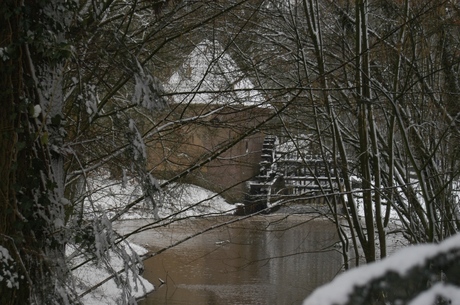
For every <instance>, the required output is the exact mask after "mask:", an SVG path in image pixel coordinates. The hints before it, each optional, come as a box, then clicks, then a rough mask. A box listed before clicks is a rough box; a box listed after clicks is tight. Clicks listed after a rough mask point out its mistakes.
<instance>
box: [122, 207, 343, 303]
mask: <svg viewBox="0 0 460 305" xmlns="http://www.w3.org/2000/svg"><path fill="white" fill-rule="evenodd" d="M230 219H233V218H231V217H224V218H222V217H220V218H210V219H195V220H188V221H184V222H181V223H176V224H174V225H169V226H168V227H164V228H160V229H155V230H149V231H146V232H143V233H141V234H139V235H137V236H136V237H135V238H134V239H133V241H135V242H137V243H139V244H142V245H146V244H148V245H149V246H148V248H149V249H151V250H152V251H157V250H158V249H159V248H162V247H165V246H167V245H169V244H171V243H173V242H175V241H177V240H180V239H181V238H184V237H187V236H189V235H191V234H193V233H194V232H198V231H200V230H203V229H205V228H208V227H210V226H212V225H214V224H216V223H219V222H222V221H228V220H230ZM142 224H145V222H143V221H126V222H123V223H122V224H121V225H120V226H119V228H121V229H122V231H124V232H127V231H129V230H131V229H133V228H135V227H137V226H140V225H142ZM336 241H337V235H336V232H335V228H334V225H333V224H332V223H330V222H329V221H327V220H324V219H315V220H312V219H311V216H307V215H291V216H286V215H270V216H257V217H253V218H251V219H247V220H244V221H241V222H238V223H235V224H231V225H228V226H225V227H222V228H218V229H215V230H212V231H210V232H206V233H203V234H201V235H199V236H197V237H195V238H193V239H190V240H188V241H186V242H184V243H182V244H180V245H179V246H176V247H174V248H172V249H169V250H167V251H165V252H163V253H161V254H159V255H157V256H154V257H152V258H150V259H148V260H146V261H145V262H144V264H145V272H144V274H143V275H144V277H145V278H147V279H148V280H150V281H151V282H152V283H154V284H155V286H156V287H155V289H156V290H155V291H154V292H153V293H151V294H150V295H149V296H148V297H147V298H146V299H144V300H142V301H140V302H139V304H141V305H152V304H213V305H215V304H232V305H233V304H244V305H250V304H301V303H302V300H303V299H305V297H306V296H308V295H309V294H310V293H311V292H312V291H313V290H314V289H315V288H316V287H317V286H319V285H321V284H323V283H326V282H328V281H330V280H331V279H332V278H333V277H334V276H335V275H336V274H337V273H338V272H339V270H340V268H341V266H342V258H341V256H340V254H339V252H338V251H336V250H335V248H334V247H333V244H334V243H335V242H336ZM159 278H161V279H162V280H163V281H164V282H165V284H163V285H160V284H161V283H160V280H159Z"/></svg>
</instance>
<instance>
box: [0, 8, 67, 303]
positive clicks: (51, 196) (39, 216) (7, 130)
mask: <svg viewBox="0 0 460 305" xmlns="http://www.w3.org/2000/svg"><path fill="white" fill-rule="evenodd" d="M21 2H22V3H21ZM40 3H41V2H40ZM40 3H39V4H37V3H36V2H35V1H26V2H25V3H23V1H8V2H7V3H6V4H5V3H4V4H2V6H1V8H0V43H1V45H0V50H1V51H2V52H3V53H0V56H2V58H0V86H1V88H2V90H1V93H0V101H1V106H2V109H1V111H0V131H1V132H0V162H1V163H0V175H1V177H2V179H0V192H1V196H0V215H1V216H0V304H29V303H34V304H69V303H71V301H70V297H69V295H70V294H68V289H66V288H65V287H66V284H67V283H66V276H67V274H68V272H67V269H66V267H65V263H64V245H65V243H64V240H65V239H64V235H63V232H64V230H63V209H62V202H63V200H62V189H63V188H62V182H63V181H62V180H61V181H59V180H56V173H58V172H59V169H58V166H60V164H61V162H60V161H59V160H60V158H62V157H61V156H60V155H59V153H55V152H53V153H52V152H51V150H50V145H49V144H50V143H54V144H56V140H55V138H54V139H53V138H51V139H50V137H53V130H51V129H50V128H49V126H50V124H49V121H48V120H47V118H46V117H45V116H46V115H48V114H49V112H48V113H46V114H45V113H43V111H40V109H45V106H46V105H45V104H46V103H48V104H51V103H54V104H56V103H57V102H58V101H57V100H56V98H59V97H60V96H59V94H56V92H59V90H62V87H61V88H59V84H57V83H56V82H54V81H53V80H51V81H49V78H48V76H52V78H51V79H55V78H54V77H53V76H56V71H59V69H55V68H51V69H50V67H52V66H54V67H56V66H58V64H57V65H50V64H49V63H50V59H49V58H51V57H53V56H54V55H55V53H54V52H53V50H45V51H44V50H40V51H37V49H35V47H36V46H34V45H29V44H28V43H27V42H26V41H27V37H26V36H25V35H26V33H27V30H28V27H32V26H35V27H44V28H47V29H54V28H55V27H54V26H55V25H53V26H49V24H47V22H50V20H51V19H50V17H49V16H44V14H45V13H43V11H45V9H44V6H48V8H53V4H56V3H47V4H40ZM53 22H59V20H54V21H53ZM37 36H38V37H35V38H36V39H37V42H35V41H34V43H36V44H37V45H39V44H41V43H43V44H44V42H43V41H40V37H39V35H37ZM46 52H48V53H47V54H45V53H46ZM47 56H49V58H47ZM53 61H54V63H55V64H56V62H57V61H56V59H55V58H54V59H53ZM48 69H49V71H48ZM45 74H46V76H47V77H43V76H44V75H45ZM42 77H43V78H42ZM47 81H48V83H46V82H47ZM54 85H58V86H57V87H54ZM47 86H49V87H51V86H53V88H52V90H53V93H50V92H49V91H47V90H49V89H48V88H47ZM45 101H46V103H45ZM57 105H59V103H57Z"/></svg>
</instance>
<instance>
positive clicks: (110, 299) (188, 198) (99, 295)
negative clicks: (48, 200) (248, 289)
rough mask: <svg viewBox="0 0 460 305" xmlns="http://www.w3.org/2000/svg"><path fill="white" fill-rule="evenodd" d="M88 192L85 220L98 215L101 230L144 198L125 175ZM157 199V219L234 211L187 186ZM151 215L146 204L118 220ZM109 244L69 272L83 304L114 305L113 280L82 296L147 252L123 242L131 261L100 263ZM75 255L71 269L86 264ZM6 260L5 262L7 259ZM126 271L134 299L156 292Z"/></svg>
mask: <svg viewBox="0 0 460 305" xmlns="http://www.w3.org/2000/svg"><path fill="white" fill-rule="evenodd" d="M158 186H159V185H158ZM87 189H88V193H90V194H91V196H90V197H88V198H87V199H86V201H85V204H84V208H85V215H86V217H88V218H91V217H95V215H96V216H97V217H99V218H97V219H101V221H100V225H101V227H107V228H111V224H110V223H108V219H110V218H111V216H113V215H115V214H116V213H117V212H118V211H119V210H122V209H123V208H124V207H125V206H126V204H128V203H129V202H131V201H133V200H135V199H136V198H138V197H139V196H142V186H141V185H140V183H139V181H138V179H135V178H133V177H128V176H126V175H123V179H121V181H118V180H112V179H110V178H109V175H108V173H101V174H100V175H99V176H97V177H93V178H91V179H89V180H88V181H87ZM156 196H157V197H158V198H156V202H158V203H159V206H158V207H157V213H158V216H159V217H160V218H165V217H193V216H206V215H215V214H223V213H231V212H232V211H233V210H234V208H235V207H234V206H233V205H231V204H228V203H227V202H226V201H225V200H224V199H223V198H222V197H221V196H217V195H216V194H215V193H213V192H211V191H208V190H206V189H203V188H201V187H198V186H194V185H189V184H172V185H170V186H168V187H166V189H165V190H163V192H161V193H159V194H157V195H156ZM154 213H155V211H153V210H152V206H151V205H149V204H147V203H145V202H144V203H140V204H139V206H136V207H134V208H133V209H131V211H129V212H128V213H126V214H124V215H123V216H122V217H121V219H144V218H152V217H154ZM95 226H96V224H95ZM95 229H97V231H98V232H99V231H103V230H101V228H100V227H97V228H95ZM103 234H106V233H104V232H103V233H101V235H103ZM107 234H108V233H107ZM110 238H111V237H110V236H99V238H97V240H96V242H95V244H96V248H97V249H99V248H100V249H99V250H100V251H96V254H98V253H99V254H98V256H99V259H98V260H97V262H90V263H87V264H84V265H82V266H81V267H78V268H77V269H76V270H74V271H73V275H74V276H75V278H76V280H75V282H76V286H77V292H78V293H79V294H84V295H83V299H82V302H83V304H85V305H96V304H97V305H99V304H118V302H119V298H120V296H121V294H122V293H123V291H122V287H121V286H120V285H117V284H116V280H115V279H110V280H108V281H107V282H106V283H104V284H103V285H101V286H100V287H97V288H96V289H95V290H94V291H91V292H90V293H86V291H88V289H90V288H91V287H93V286H94V285H97V284H98V283H100V282H102V281H104V280H105V279H107V278H109V277H110V276H111V274H113V271H122V270H125V271H126V270H127V269H126V266H125V263H126V261H128V262H132V261H134V258H136V257H138V256H142V255H145V254H147V250H146V249H145V248H143V247H140V246H138V245H135V244H133V243H128V242H126V245H125V246H124V248H125V249H126V250H127V252H128V253H131V255H130V257H125V256H123V255H121V254H120V252H117V251H113V250H109V258H108V259H104V257H103V255H102V254H101V253H102V252H104V251H103V250H104V249H107V248H110V245H109V244H108V243H107V241H106V240H109V241H110ZM112 241H113V240H112ZM5 250H6V249H5ZM75 251H76V249H75V248H74V247H72V246H69V247H68V249H67V255H68V257H69V258H71V263H72V265H73V266H78V265H79V264H80V263H81V262H83V261H84V260H85V257H84V256H83V255H75V254H74V253H78V251H77V252H75ZM2 253H3V252H2V249H0V258H1V255H2ZM6 253H7V252H6ZM4 257H6V254H5V255H4ZM110 269H112V272H110V271H109V270H110ZM127 271H128V276H127V278H128V281H129V283H130V285H131V286H132V287H134V288H135V289H136V290H134V291H133V297H135V298H140V297H142V296H144V295H145V294H146V293H149V292H151V291H153V290H154V286H153V285H152V284H151V283H149V282H148V281H147V280H146V279H144V278H143V277H142V276H138V275H137V274H133V272H132V271H131V270H127ZM122 274H124V273H122ZM124 278H126V276H124Z"/></svg>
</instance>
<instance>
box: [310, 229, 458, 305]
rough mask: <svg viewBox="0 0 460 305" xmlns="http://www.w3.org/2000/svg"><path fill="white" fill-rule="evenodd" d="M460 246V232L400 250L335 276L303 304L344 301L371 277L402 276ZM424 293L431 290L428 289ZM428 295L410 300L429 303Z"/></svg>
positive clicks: (433, 290)
mask: <svg viewBox="0 0 460 305" xmlns="http://www.w3.org/2000/svg"><path fill="white" fill-rule="evenodd" d="M459 245H460V234H457V235H455V236H453V237H451V238H449V239H446V240H445V241H443V242H442V243H440V244H424V245H416V246H410V247H407V248H404V249H401V250H399V251H398V252H396V253H395V254H393V255H392V256H389V257H387V258H386V259H384V260H382V261H379V262H375V263H371V264H368V265H364V266H362V267H359V268H356V269H352V270H349V271H347V272H345V273H343V274H341V275H339V276H337V277H336V278H335V279H334V280H333V281H332V282H330V283H329V284H327V285H324V286H322V287H320V288H318V289H317V290H315V291H314V292H313V293H312V294H311V295H310V296H309V297H308V298H307V299H306V300H305V301H304V303H303V305H328V304H335V305H340V304H345V303H346V302H347V301H348V296H349V295H350V294H351V293H352V292H353V290H354V288H355V287H357V286H361V287H364V286H365V285H366V284H368V283H369V282H371V281H372V280H374V279H377V278H380V277H382V276H384V275H385V274H386V273H388V272H389V271H392V272H395V273H397V274H399V275H401V276H404V275H405V274H406V272H407V271H409V270H410V269H412V268H414V267H417V266H419V267H421V266H423V265H424V264H425V263H426V261H427V260H428V259H430V258H433V257H435V256H436V255H438V254H440V253H446V252H449V251H450V250H453V249H458V247H459ZM437 289H439V288H437ZM437 289H431V293H436V291H437ZM427 293H430V290H428V291H427ZM428 298H429V296H428V295H425V296H424V297H423V298H422V297H421V298H420V299H419V300H418V301H417V299H415V300H413V301H414V302H415V301H417V302H415V303H414V304H416V305H422V304H423V305H424V304H432V303H426V302H424V301H423V300H426V299H428Z"/></svg>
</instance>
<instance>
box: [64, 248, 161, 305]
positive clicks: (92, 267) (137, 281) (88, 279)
mask: <svg viewBox="0 0 460 305" xmlns="http://www.w3.org/2000/svg"><path fill="white" fill-rule="evenodd" d="M125 249H128V251H132V255H139V256H142V255H144V254H146V253H147V250H146V249H145V248H142V247H140V246H138V245H135V244H131V243H126V245H125ZM73 250H74V249H72V247H69V248H68V251H67V252H68V253H71V252H72V251H73ZM84 259H85V257H84V256H79V257H77V258H76V259H74V260H73V261H72V263H73V264H74V265H78V264H79V263H81V262H82V261H83V260H84ZM110 266H111V267H112V268H113V270H115V271H122V270H123V269H125V261H124V260H123V259H122V257H120V255H118V254H116V253H115V252H114V251H111V253H110ZM127 273H128V277H127V278H128V282H129V283H130V286H131V287H133V291H132V296H133V297H134V298H140V297H142V296H144V295H145V294H146V293H149V292H152V291H153V290H154V286H153V285H152V284H151V283H150V282H148V281H147V280H146V279H144V278H143V277H141V276H138V275H135V274H133V272H132V271H131V270H128V271H127ZM111 274H112V273H111V272H109V271H108V270H107V269H106V268H103V267H102V266H101V265H100V264H96V263H94V262H90V263H87V264H84V265H83V266H81V267H79V268H77V269H76V270H74V271H73V275H74V277H75V278H76V280H75V282H76V286H77V292H78V293H79V294H84V293H85V292H86V291H87V290H88V289H90V288H91V287H93V286H94V285H97V284H99V283H100V282H102V281H104V280H105V279H107V278H109V277H110V276H111ZM123 276H124V273H122V274H121V275H120V277H123ZM121 294H122V288H121V287H120V283H119V284H117V283H116V281H115V279H114V278H113V279H110V280H109V281H107V282H106V283H104V284H103V285H101V286H99V287H97V288H96V289H95V290H93V291H91V293H88V294H85V295H83V298H82V300H81V301H82V303H83V304H85V305H103V304H107V305H112V304H118V303H119V299H120V295H121Z"/></svg>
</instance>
